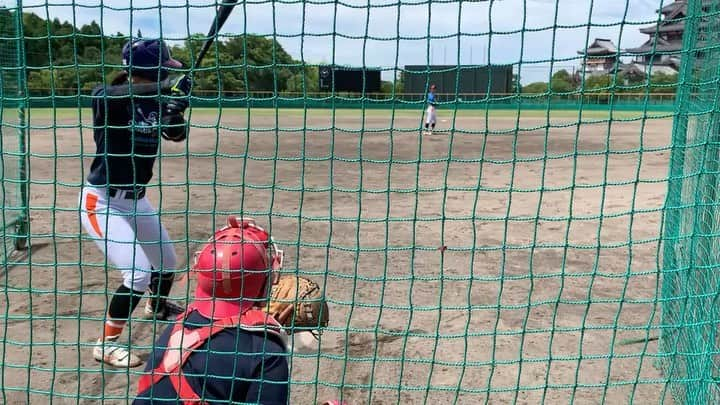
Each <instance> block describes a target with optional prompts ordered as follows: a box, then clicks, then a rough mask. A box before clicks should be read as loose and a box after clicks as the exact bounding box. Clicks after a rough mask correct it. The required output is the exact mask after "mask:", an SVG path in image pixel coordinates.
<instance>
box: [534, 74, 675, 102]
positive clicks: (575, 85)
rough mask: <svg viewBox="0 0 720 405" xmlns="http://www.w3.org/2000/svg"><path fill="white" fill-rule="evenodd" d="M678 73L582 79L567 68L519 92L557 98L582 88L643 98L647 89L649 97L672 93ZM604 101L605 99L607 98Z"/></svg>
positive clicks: (616, 75)
mask: <svg viewBox="0 0 720 405" xmlns="http://www.w3.org/2000/svg"><path fill="white" fill-rule="evenodd" d="M677 83H678V75H677V74H665V73H662V72H656V73H653V74H652V75H651V76H650V77H648V76H647V75H645V74H632V73H627V72H618V73H617V74H612V75H611V74H598V75H587V76H585V78H584V80H583V78H582V77H581V76H580V75H579V74H575V75H572V74H570V73H569V72H568V71H567V70H564V69H563V70H560V71H557V72H555V73H554V74H553V75H552V77H551V79H550V82H535V83H530V84H528V85H526V86H522V92H523V93H528V94H546V93H553V95H556V96H557V97H563V96H564V95H568V96H569V97H575V96H577V94H578V93H579V92H580V90H582V91H583V92H584V93H585V94H590V95H592V94H601V95H603V96H601V97H605V98H609V95H610V93H612V94H621V95H624V97H623V98H624V99H627V95H628V94H635V95H637V97H638V98H640V99H642V98H643V97H644V93H645V92H646V91H647V92H648V93H650V94H649V96H650V97H653V95H657V94H674V93H675V91H676V90H677ZM606 101H607V100H606Z"/></svg>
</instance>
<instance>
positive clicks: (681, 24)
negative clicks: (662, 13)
mask: <svg viewBox="0 0 720 405" xmlns="http://www.w3.org/2000/svg"><path fill="white" fill-rule="evenodd" d="M684 30H685V21H668V22H665V21H663V22H661V23H660V25H659V26H658V25H653V26H651V27H645V28H640V32H642V33H643V34H648V35H653V34H655V33H656V32H682V31H684Z"/></svg>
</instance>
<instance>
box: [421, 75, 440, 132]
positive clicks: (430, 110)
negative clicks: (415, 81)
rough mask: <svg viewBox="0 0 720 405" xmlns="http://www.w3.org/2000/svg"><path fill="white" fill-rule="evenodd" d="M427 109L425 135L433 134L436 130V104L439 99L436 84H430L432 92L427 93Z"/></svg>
mask: <svg viewBox="0 0 720 405" xmlns="http://www.w3.org/2000/svg"><path fill="white" fill-rule="evenodd" d="M427 104H428V107H427V111H426V116H425V133H424V134H425V135H432V133H433V130H435V120H436V116H435V106H436V105H437V101H436V99H435V85H434V84H432V85H430V92H429V93H428V95H427Z"/></svg>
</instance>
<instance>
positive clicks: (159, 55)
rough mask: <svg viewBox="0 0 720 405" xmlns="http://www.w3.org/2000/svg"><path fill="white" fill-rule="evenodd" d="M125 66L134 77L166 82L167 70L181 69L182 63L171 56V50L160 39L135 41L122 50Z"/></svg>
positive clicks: (126, 44)
mask: <svg viewBox="0 0 720 405" xmlns="http://www.w3.org/2000/svg"><path fill="white" fill-rule="evenodd" d="M122 60H123V65H124V66H126V69H127V70H128V72H129V73H130V74H132V75H134V76H140V77H143V78H145V79H148V80H158V79H159V80H165V79H166V78H167V76H168V72H167V70H166V69H165V68H168V67H169V68H181V67H182V63H180V62H179V61H177V60H175V59H173V58H172V56H170V48H168V46H167V45H166V44H165V42H164V41H162V40H160V39H135V40H131V41H128V42H127V43H125V46H123V49H122Z"/></svg>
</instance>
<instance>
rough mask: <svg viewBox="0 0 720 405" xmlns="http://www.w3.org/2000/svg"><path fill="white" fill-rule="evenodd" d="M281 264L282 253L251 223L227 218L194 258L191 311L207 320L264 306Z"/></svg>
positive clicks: (261, 230) (248, 219) (250, 220)
mask: <svg viewBox="0 0 720 405" xmlns="http://www.w3.org/2000/svg"><path fill="white" fill-rule="evenodd" d="M282 260H283V252H282V251H281V250H279V249H277V247H276V246H275V243H274V241H273V239H272V237H271V236H270V235H269V234H268V232H267V231H265V230H264V229H263V228H261V227H259V226H258V225H256V224H255V221H254V220H252V219H250V218H240V219H238V218H236V217H234V216H229V217H228V225H227V226H226V227H223V228H221V229H219V230H218V231H216V232H215V235H213V237H212V238H210V240H209V241H208V243H206V244H205V246H203V248H202V249H201V250H200V251H199V252H198V253H196V255H195V265H194V266H193V271H194V272H196V273H197V287H196V288H195V302H194V303H193V307H194V308H195V309H197V310H198V312H200V313H201V314H202V315H203V316H205V317H207V318H212V319H220V318H226V317H231V316H236V315H240V314H242V313H244V312H246V311H247V310H248V309H250V308H252V307H253V306H255V305H258V304H261V305H262V304H264V303H265V300H266V299H267V297H268V295H269V293H270V289H271V287H272V285H273V284H274V283H275V282H276V281H277V280H276V277H277V272H276V271H275V270H279V269H280V268H281V267H282ZM268 281H270V282H268Z"/></svg>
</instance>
